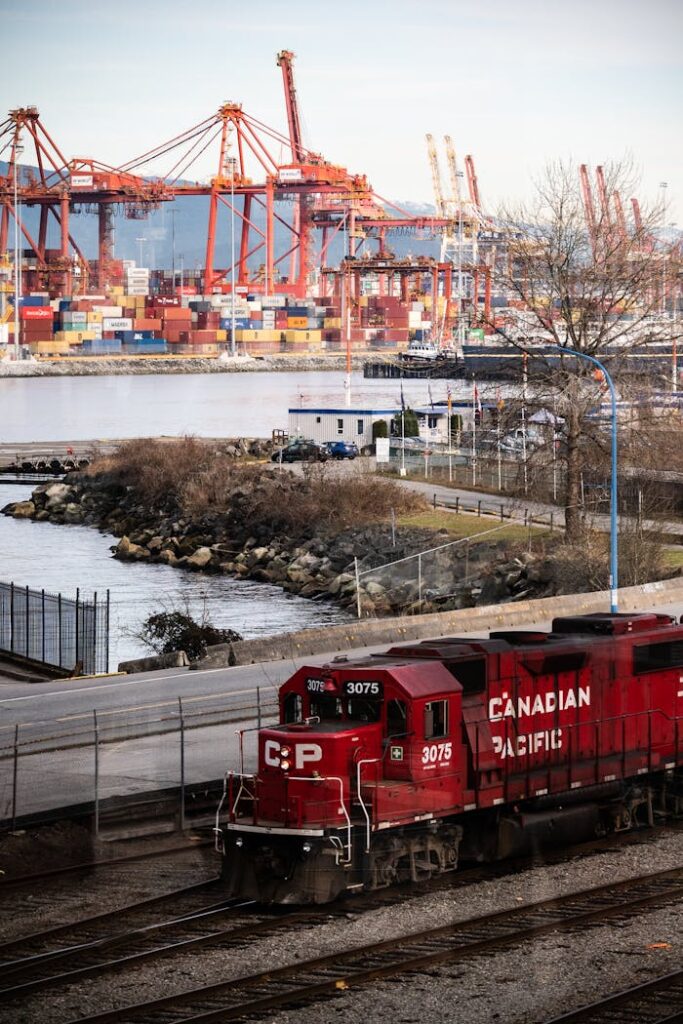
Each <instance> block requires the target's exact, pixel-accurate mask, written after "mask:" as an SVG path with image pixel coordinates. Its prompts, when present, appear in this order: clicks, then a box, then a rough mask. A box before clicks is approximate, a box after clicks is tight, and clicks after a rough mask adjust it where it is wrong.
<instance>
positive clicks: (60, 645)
mask: <svg viewBox="0 0 683 1024" xmlns="http://www.w3.org/2000/svg"><path fill="white" fill-rule="evenodd" d="M0 650H2V651H6V652H8V653H10V654H15V655H20V656H21V657H23V658H30V659H31V660H32V661H39V662H42V663H43V664H46V665H52V666H55V667H56V668H63V669H68V670H69V671H73V672H74V674H77V675H93V674H95V673H98V672H107V671H108V669H109V591H107V593H106V597H105V599H104V601H102V600H100V601H98V598H97V594H94V595H93V598H92V600H91V601H84V600H83V599H82V598H81V596H80V592H79V591H78V590H77V591H76V597H75V598H70V597H64V596H63V595H62V594H47V593H46V592H45V591H44V590H32V589H31V588H30V587H18V586H16V585H15V584H14V583H0Z"/></svg>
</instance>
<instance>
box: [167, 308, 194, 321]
mask: <svg viewBox="0 0 683 1024" xmlns="http://www.w3.org/2000/svg"><path fill="white" fill-rule="evenodd" d="M164 320H184V321H185V322H186V323H190V321H191V320H192V310H191V309H185V308H184V307H182V306H168V307H166V308H165V309H164Z"/></svg>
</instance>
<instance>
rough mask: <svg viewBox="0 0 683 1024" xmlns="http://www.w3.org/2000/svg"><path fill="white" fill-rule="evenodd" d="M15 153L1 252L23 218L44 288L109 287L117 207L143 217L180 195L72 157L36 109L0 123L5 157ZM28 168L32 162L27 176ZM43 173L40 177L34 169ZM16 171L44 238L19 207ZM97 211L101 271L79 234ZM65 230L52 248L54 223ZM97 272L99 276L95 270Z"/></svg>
mask: <svg viewBox="0 0 683 1024" xmlns="http://www.w3.org/2000/svg"><path fill="white" fill-rule="evenodd" d="M5 149H8V150H9V161H8V173H7V174H6V175H4V176H2V175H0V204H1V206H2V213H1V214H0V252H3V253H4V252H6V251H7V246H8V239H9V228H10V223H11V222H12V221H13V220H14V219H15V218H16V219H18V223H19V225H20V229H21V234H22V236H23V239H24V240H25V241H26V242H27V243H28V246H29V247H30V249H31V251H32V253H33V254H34V256H35V262H36V266H37V270H36V275H35V281H34V283H35V284H36V285H40V286H44V287H46V288H48V290H50V291H51V292H52V293H56V294H58V293H61V294H70V293H71V292H72V291H73V289H74V284H75V280H79V279H80V281H81V287H85V286H86V285H87V283H88V281H89V279H91V280H92V283H93V284H94V285H95V287H98V288H104V287H105V286H106V285H107V284H108V283H110V279H111V273H112V266H113V256H114V251H113V245H114V241H113V216H114V210H115V208H117V207H120V208H123V210H124V212H125V215H126V216H127V217H130V218H135V219H139V218H141V217H145V216H147V214H148V213H149V211H150V210H152V209H155V208H156V207H157V206H158V205H159V203H160V202H163V201H170V200H172V199H173V195H172V194H171V193H170V192H169V191H168V190H166V189H165V188H164V186H163V185H162V184H160V183H158V182H155V181H149V180H146V179H144V178H142V177H139V176H137V175H134V174H130V173H125V172H122V171H121V170H119V169H117V168H113V167H109V166H107V165H106V164H103V163H100V162H98V161H96V160H94V159H91V158H89V157H87V158H77V159H73V160H67V159H66V157H65V156H64V154H63V153H62V152H61V150H60V149H59V147H58V146H57V145H56V143H55V142H54V141H53V139H52V137H51V135H50V133H49V132H48V131H47V129H46V128H45V126H44V124H43V123H42V121H41V119H40V114H39V112H38V110H37V108H36V107H23V108H19V109H17V110H12V111H10V113H9V116H8V117H7V119H6V120H5V121H4V122H3V123H2V124H0V152H2V151H3V150H5ZM20 155H22V156H23V159H22V164H28V165H30V168H29V170H28V171H25V172H24V173H23V174H21V175H19V156H20ZM34 167H35V168H37V174H36V172H35V170H34V169H33V168H34ZM15 174H16V175H17V177H18V180H17V198H18V205H20V206H21V207H29V208H31V207H38V209H39V222H38V235H37V237H33V235H32V234H31V232H30V230H29V228H28V227H27V225H26V221H25V218H22V217H20V214H19V211H18V210H16V209H15V206H14V184H15ZM93 210H94V211H95V212H96V213H97V217H98V252H97V261H96V263H95V266H94V268H93V267H92V266H91V264H90V262H89V261H88V260H87V258H86V256H85V254H84V253H83V251H82V249H81V248H80V246H79V245H78V244H77V242H76V240H75V239H74V237H73V234H72V230H71V215H72V214H74V213H76V214H77V213H79V212H91V211H93ZM51 220H53V221H54V222H55V224H56V225H57V227H58V231H59V245H58V246H54V247H52V248H50V247H48V229H49V223H50V221H51ZM93 269H94V273H92V270H93Z"/></svg>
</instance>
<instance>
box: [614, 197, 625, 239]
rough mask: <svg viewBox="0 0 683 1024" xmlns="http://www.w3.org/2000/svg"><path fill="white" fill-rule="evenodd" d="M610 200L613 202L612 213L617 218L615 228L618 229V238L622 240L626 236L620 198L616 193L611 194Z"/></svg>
mask: <svg viewBox="0 0 683 1024" xmlns="http://www.w3.org/2000/svg"><path fill="white" fill-rule="evenodd" d="M612 199H613V201H614V211H615V213H616V218H617V227H618V229H619V237H620V238H621V239H622V240H624V239H625V238H626V236H627V234H628V232H627V229H626V216H625V214H624V207H623V205H622V202H621V196H620V195H619V193H618V192H613V193H612Z"/></svg>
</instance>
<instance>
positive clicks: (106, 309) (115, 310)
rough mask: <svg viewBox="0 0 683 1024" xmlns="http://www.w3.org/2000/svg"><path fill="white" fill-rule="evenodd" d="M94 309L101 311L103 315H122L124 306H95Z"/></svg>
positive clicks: (96, 311)
mask: <svg viewBox="0 0 683 1024" xmlns="http://www.w3.org/2000/svg"><path fill="white" fill-rule="evenodd" d="M93 311H94V312H95V313H101V314H102V316H121V314H122V313H123V306H93Z"/></svg>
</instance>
